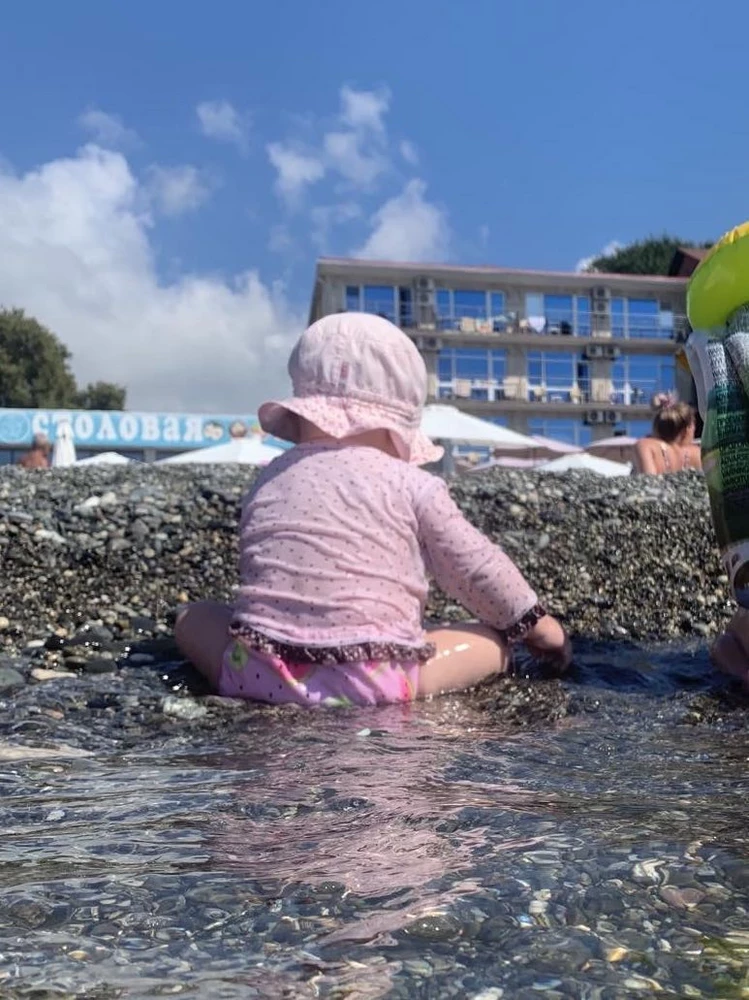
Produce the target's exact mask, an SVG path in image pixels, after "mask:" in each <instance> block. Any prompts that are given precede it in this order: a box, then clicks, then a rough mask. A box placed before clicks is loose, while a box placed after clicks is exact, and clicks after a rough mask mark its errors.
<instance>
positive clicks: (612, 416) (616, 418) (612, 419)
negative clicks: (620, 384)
mask: <svg viewBox="0 0 749 1000" xmlns="http://www.w3.org/2000/svg"><path fill="white" fill-rule="evenodd" d="M621 422H622V415H621V413H619V411H618V410H608V411H607V413H606V423H607V424H620V423H621Z"/></svg>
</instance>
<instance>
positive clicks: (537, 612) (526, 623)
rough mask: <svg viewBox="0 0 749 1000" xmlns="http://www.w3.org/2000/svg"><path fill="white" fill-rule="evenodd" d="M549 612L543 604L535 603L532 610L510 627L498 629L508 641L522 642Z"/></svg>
mask: <svg viewBox="0 0 749 1000" xmlns="http://www.w3.org/2000/svg"><path fill="white" fill-rule="evenodd" d="M547 614H548V612H547V610H546V608H544V607H543V605H541V604H534V605H533V607H532V608H531V609H530V611H526V612H525V614H524V615H523V617H522V618H520V619H519V620H518V621H516V622H515V624H514V625H510V627H509V628H505V629H497V631H498V632H499V634H500V635H501V636H502V638H503V639H504V640H505V642H508V643H514V642H521V641H522V640H523V639H524V638H525V636H526V635H527V634H528V633H529V632H530V630H531V629H532V628H535V626H536V625H537V624H538V623H539V622H540V621H541V619H542V618H545V617H546V615H547Z"/></svg>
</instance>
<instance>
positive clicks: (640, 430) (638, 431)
mask: <svg viewBox="0 0 749 1000" xmlns="http://www.w3.org/2000/svg"><path fill="white" fill-rule="evenodd" d="M624 429H625V431H626V432H627V434H629V436H630V437H635V438H641V437H647V436H648V434H650V432H651V430H652V429H653V425H652V422H651V421H650V420H630V421H629V422H628V423H626V424H625V425H624Z"/></svg>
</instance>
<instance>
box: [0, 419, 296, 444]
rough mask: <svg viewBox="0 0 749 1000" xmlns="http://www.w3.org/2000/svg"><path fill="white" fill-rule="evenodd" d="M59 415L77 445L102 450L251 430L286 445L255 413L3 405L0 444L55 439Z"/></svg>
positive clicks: (198, 440) (217, 438)
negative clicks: (8, 407) (12, 407)
mask: <svg viewBox="0 0 749 1000" xmlns="http://www.w3.org/2000/svg"><path fill="white" fill-rule="evenodd" d="M61 420H68V421H69V422H70V426H71V428H72V430H73V440H74V441H75V444H76V445H77V446H78V447H80V448H96V449H100V450H102V451H118V450H120V449H141V448H155V449H156V450H167V449H168V450H170V451H178V450H180V449H185V450H189V449H191V448H208V447H211V446H212V445H216V444H225V443H226V442H227V441H230V440H231V439H232V438H242V437H248V436H249V435H251V434H253V435H254V434H257V435H260V436H262V437H263V438H264V439H265V440H267V442H268V444H274V445H276V446H280V447H285V446H286V444H285V442H283V441H277V440H276V439H275V438H271V437H268V436H267V435H265V434H264V433H263V431H262V430H261V428H260V425H259V424H258V422H257V417H256V416H255V415H254V414H251V415H247V414H242V415H236V414H234V415H230V414H218V415H210V414H197V413H138V412H129V411H126V410H4V409H0V446H4V447H6V448H7V447H24V446H28V445H30V444H31V441H32V439H33V437H34V435H35V434H46V435H47V437H48V438H49V440H50V441H52V442H54V440H55V433H56V427H57V424H58V423H59V422H60V421H61Z"/></svg>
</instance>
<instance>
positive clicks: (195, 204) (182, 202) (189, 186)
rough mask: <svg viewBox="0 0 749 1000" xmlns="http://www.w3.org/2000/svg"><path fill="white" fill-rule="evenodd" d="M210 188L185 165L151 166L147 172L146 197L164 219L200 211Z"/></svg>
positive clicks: (194, 168) (211, 189)
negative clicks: (198, 209) (161, 213)
mask: <svg viewBox="0 0 749 1000" xmlns="http://www.w3.org/2000/svg"><path fill="white" fill-rule="evenodd" d="M212 192H213V184H212V183H211V182H210V181H209V179H208V177H207V176H206V175H205V174H204V173H203V171H201V170H199V169H198V168H197V167H193V166H190V165H189V164H185V165H184V166H177V167H162V166H159V165H158V164H155V165H154V166H152V167H149V169H148V172H147V181H146V193H147V195H148V196H149V197H150V199H151V201H152V203H153V205H154V207H155V208H156V209H157V210H158V211H161V212H163V214H164V215H183V214H184V213H185V212H192V211H194V210H195V209H196V208H200V206H201V205H202V204H204V203H205V202H206V201H207V200H208V199H209V198H210V196H211V194H212Z"/></svg>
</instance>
